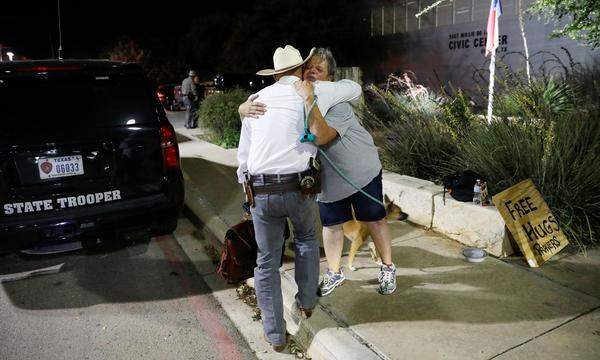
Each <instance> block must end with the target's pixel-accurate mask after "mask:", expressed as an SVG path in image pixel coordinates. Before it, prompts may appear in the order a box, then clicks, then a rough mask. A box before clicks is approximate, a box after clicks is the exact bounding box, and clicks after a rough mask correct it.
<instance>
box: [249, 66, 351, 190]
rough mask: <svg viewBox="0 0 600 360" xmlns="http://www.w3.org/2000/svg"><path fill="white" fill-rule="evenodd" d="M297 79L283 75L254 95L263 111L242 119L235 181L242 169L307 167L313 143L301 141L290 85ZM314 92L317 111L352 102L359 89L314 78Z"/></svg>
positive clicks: (298, 109) (300, 118)
mask: <svg viewBox="0 0 600 360" xmlns="http://www.w3.org/2000/svg"><path fill="white" fill-rule="evenodd" d="M299 80H300V79H299V78H298V77H296V76H283V77H282V78H281V79H279V81H277V82H276V83H275V84H273V85H271V86H268V87H266V88H264V89H262V90H261V91H259V92H258V93H257V94H258V95H259V97H258V101H260V102H262V103H264V104H266V105H267V112H266V113H265V114H264V115H262V116H260V117H259V118H257V119H254V118H244V119H243V120H242V132H241V135H240V143H239V146H238V152H237V158H238V163H239V167H238V170H237V176H238V181H239V182H240V183H242V182H244V180H245V178H244V172H245V171H248V172H249V173H250V175H258V174H293V173H299V172H302V171H305V170H307V169H308V161H309V158H310V157H314V156H315V155H316V153H317V147H316V146H315V145H314V144H313V143H301V142H300V136H301V135H303V134H304V101H303V100H302V98H301V97H300V95H298V93H297V92H296V90H295V89H294V86H293V84H294V83H295V82H296V81H299ZM314 84H315V95H317V105H318V106H319V110H321V114H326V113H327V110H329V108H330V107H332V106H333V105H335V104H339V103H342V102H347V101H353V100H356V99H358V98H359V97H360V95H361V93H362V89H361V87H360V85H359V84H357V83H355V82H354V81H351V80H341V81H337V82H330V81H317V82H315V83H314Z"/></svg>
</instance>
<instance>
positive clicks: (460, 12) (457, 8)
mask: <svg viewBox="0 0 600 360" xmlns="http://www.w3.org/2000/svg"><path fill="white" fill-rule="evenodd" d="M471 6H472V2H471V0H454V23H455V24H462V23H467V22H471Z"/></svg>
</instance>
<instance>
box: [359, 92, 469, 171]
mask: <svg viewBox="0 0 600 360" xmlns="http://www.w3.org/2000/svg"><path fill="white" fill-rule="evenodd" d="M370 90H371V92H372V93H373V94H375V97H374V98H375V99H376V101H377V102H379V103H385V110H383V111H382V109H384V108H383V107H382V106H381V105H380V104H378V105H377V107H376V108H375V110H373V109H372V108H371V107H370V103H369V102H367V104H366V105H365V107H363V108H361V109H359V111H358V114H359V117H360V118H361V120H362V122H363V124H364V125H365V126H366V127H367V128H368V129H370V130H371V132H372V133H373V135H374V139H375V141H376V143H377V145H378V146H379V147H380V150H381V153H380V154H381V159H382V162H383V164H384V167H385V168H386V169H388V170H391V171H396V172H399V173H402V174H407V175H411V176H415V177H419V178H422V179H428V180H434V181H440V180H441V179H442V177H443V176H444V175H446V174H448V173H449V172H451V169H449V167H448V162H449V160H450V159H452V157H453V156H455V155H456V153H457V151H458V148H457V143H456V138H455V137H454V136H453V135H452V131H451V128H450V127H449V126H448V125H446V124H445V123H444V122H443V121H439V119H438V117H439V116H442V114H443V112H442V108H441V107H440V108H439V109H438V110H436V111H435V112H432V111H430V110H431V109H424V108H422V107H420V106H413V105H408V104H407V102H406V101H405V100H406V99H405V97H404V96H403V95H399V94H398V93H396V92H393V91H389V92H384V91H382V90H379V89H376V88H371V89H370ZM392 119H395V120H392Z"/></svg>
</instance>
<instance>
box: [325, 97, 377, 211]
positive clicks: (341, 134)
mask: <svg viewBox="0 0 600 360" xmlns="http://www.w3.org/2000/svg"><path fill="white" fill-rule="evenodd" d="M325 120H326V121H327V124H329V126H331V127H332V128H334V129H335V130H336V131H337V133H338V137H336V138H335V139H334V140H333V141H332V142H330V143H329V144H327V145H324V146H321V149H322V150H324V151H325V154H326V155H327V156H328V157H329V158H330V159H331V160H332V161H333V162H334V163H335V165H336V166H337V167H338V168H339V169H340V170H341V171H342V172H343V173H344V174H345V175H346V177H348V178H349V179H350V180H352V182H354V183H355V184H356V185H357V186H358V187H360V188H363V187H364V186H366V185H367V184H368V183H370V182H371V180H373V179H374V178H375V177H376V176H377V175H379V172H380V171H381V162H380V161H379V155H378V154H377V148H376V147H375V144H374V143H373V137H371V134H369V132H368V131H367V130H365V128H364V127H362V125H361V124H360V123H359V122H358V119H357V118H356V115H355V114H354V110H353V109H352V105H350V104H349V103H341V104H337V105H335V106H334V107H332V108H331V109H329V111H328V112H327V114H326V115H325ZM320 160H321V167H322V173H321V187H322V191H321V193H320V194H319V195H318V196H317V200H318V201H320V202H334V201H338V200H341V199H344V198H347V197H348V196H350V195H352V194H354V193H355V192H357V190H356V189H355V188H354V187H352V185H350V184H348V183H347V182H346V180H344V179H343V178H342V177H341V176H339V175H338V173H337V172H336V171H335V170H334V169H333V167H332V166H331V165H330V164H329V162H328V161H327V160H326V159H324V158H323V157H322V156H321V157H320Z"/></svg>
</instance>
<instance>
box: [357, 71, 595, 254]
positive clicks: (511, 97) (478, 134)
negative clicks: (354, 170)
mask: <svg viewBox="0 0 600 360" xmlns="http://www.w3.org/2000/svg"><path fill="white" fill-rule="evenodd" d="M578 78H580V79H584V78H587V79H588V80H589V79H594V81H589V82H588V83H582V82H578V81H576V79H578ZM599 78H600V77H598V76H597V74H596V73H592V74H588V76H585V74H584V72H583V71H581V72H579V71H578V72H565V76H564V77H560V76H558V77H550V76H548V77H545V76H540V77H538V78H534V79H532V82H531V85H530V84H529V83H528V82H527V81H526V80H525V79H524V78H523V77H520V78H519V76H518V74H513V75H512V77H506V78H505V79H504V80H502V82H501V83H500V86H499V89H498V90H499V91H498V97H497V103H496V107H495V110H494V114H495V115H496V117H495V118H496V120H495V121H494V122H493V123H492V124H487V122H486V121H485V120H484V117H483V116H482V115H479V116H477V115H475V109H476V105H475V104H474V103H473V102H472V101H471V100H470V99H469V97H468V96H467V95H466V94H464V93H463V92H462V91H460V90H458V91H453V94H450V93H446V92H443V93H442V94H443V96H442V97H441V98H440V100H438V101H436V102H435V104H436V105H433V106H431V104H432V102H431V101H430V100H431V99H432V97H431V96H429V98H428V100H427V101H425V102H419V99H415V98H414V97H412V98H410V97H409V98H407V97H406V94H405V93H402V92H401V93H394V92H384V91H382V90H378V89H371V91H370V93H371V94H372V96H371V100H370V101H367V102H366V104H365V105H364V106H363V108H361V109H359V110H360V111H359V112H358V114H359V116H360V118H361V119H362V121H363V123H364V125H365V126H366V127H367V129H369V130H370V131H371V132H372V134H373V136H374V138H375V141H376V144H377V145H378V146H379V147H380V155H381V158H382V163H383V165H384V167H385V168H386V169H388V170H391V171H395V172H399V173H401V174H406V175H410V176H415V177H418V178H422V179H427V180H432V181H435V182H438V181H439V180H440V179H441V178H442V177H443V176H444V175H446V174H449V173H452V172H454V171H456V170H464V169H471V170H474V171H476V172H477V173H480V174H482V175H483V176H484V177H485V178H486V180H487V181H488V186H489V190H490V194H495V193H498V192H500V191H502V190H504V189H506V188H508V187H511V186H513V185H515V184H516V183H518V182H520V181H522V180H524V179H527V178H531V179H532V180H533V182H534V183H535V184H536V186H537V188H538V189H539V191H540V192H541V194H542V196H543V197H544V199H545V200H546V202H547V203H548V205H549V206H550V208H551V210H552V211H553V213H554V214H555V215H556V217H557V218H558V220H559V221H560V223H561V225H562V228H563V230H564V232H565V235H566V236H567V237H568V238H569V240H570V241H571V243H572V244H576V245H579V246H582V247H583V246H585V245H588V244H592V243H597V242H599V236H600V181H598V179H600V166H598V163H599V162H600V105H599V104H598V102H597V99H596V98H594V97H593V96H590V92H593V93H596V92H597V90H598V89H599V87H598V82H597V79H599ZM506 79H508V80H506ZM429 94H431V93H429ZM434 96H435V95H434ZM433 98H435V97H433ZM423 104H427V105H428V106H422V105H423Z"/></svg>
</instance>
